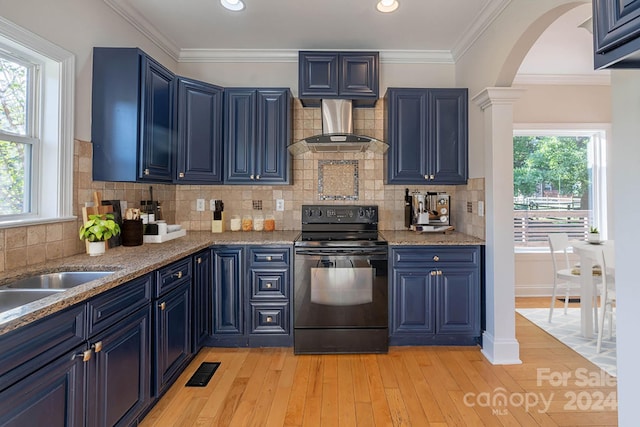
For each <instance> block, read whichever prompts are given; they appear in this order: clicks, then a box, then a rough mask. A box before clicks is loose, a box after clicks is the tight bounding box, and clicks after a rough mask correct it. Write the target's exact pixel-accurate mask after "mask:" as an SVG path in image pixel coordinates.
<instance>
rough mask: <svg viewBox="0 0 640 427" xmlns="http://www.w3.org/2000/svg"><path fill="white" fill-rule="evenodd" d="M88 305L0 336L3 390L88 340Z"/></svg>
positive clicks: (0, 371)
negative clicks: (86, 320) (86, 316)
mask: <svg viewBox="0 0 640 427" xmlns="http://www.w3.org/2000/svg"><path fill="white" fill-rule="evenodd" d="M85 313H86V305H85V304H81V305H77V306H74V307H72V308H70V309H68V310H65V311H63V312H61V313H56V314H54V315H51V316H47V317H45V318H44V319H41V320H39V321H37V322H34V323H32V324H30V325H27V326H24V327H22V328H20V329H16V330H14V331H11V332H9V333H6V334H4V335H2V337H0V390H2V389H4V388H5V387H6V386H8V385H9V384H12V383H13V382H15V381H16V380H18V379H20V378H22V377H24V376H25V375H28V374H30V373H31V372H33V371H35V370H36V369H39V368H40V367H42V366H44V365H45V364H47V363H49V362H50V361H51V360H53V359H54V358H56V357H58V356H60V354H62V353H64V352H66V351H68V350H69V349H70V348H73V347H75V346H78V345H80V344H82V343H83V342H84V341H85V339H86V338H85V335H86V328H85V324H84V322H85Z"/></svg>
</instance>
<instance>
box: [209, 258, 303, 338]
mask: <svg viewBox="0 0 640 427" xmlns="http://www.w3.org/2000/svg"><path fill="white" fill-rule="evenodd" d="M292 252H293V248H292V247H291V246H286V245H273V246H271V245H256V246H217V247H213V248H212V254H213V256H212V260H213V262H212V268H213V292H212V296H213V331H212V335H211V337H210V339H209V340H208V341H207V344H209V345H211V346H219V347H247V346H249V347H287V346H291V345H292V344H293V335H292V332H291V325H292V318H291V316H292V314H291V310H290V295H291V258H292Z"/></svg>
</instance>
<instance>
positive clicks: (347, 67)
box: [339, 52, 379, 106]
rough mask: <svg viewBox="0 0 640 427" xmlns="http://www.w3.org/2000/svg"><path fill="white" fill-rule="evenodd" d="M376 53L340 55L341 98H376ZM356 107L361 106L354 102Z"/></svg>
mask: <svg viewBox="0 0 640 427" xmlns="http://www.w3.org/2000/svg"><path fill="white" fill-rule="evenodd" d="M378 80H379V79H378V53H377V52H367V53H342V54H340V82H339V92H340V96H341V97H342V98H349V99H361V98H365V99H366V98H370V99H372V100H373V102H374V103H375V101H377V98H378ZM356 106H363V105H361V104H358V103H357V102H356Z"/></svg>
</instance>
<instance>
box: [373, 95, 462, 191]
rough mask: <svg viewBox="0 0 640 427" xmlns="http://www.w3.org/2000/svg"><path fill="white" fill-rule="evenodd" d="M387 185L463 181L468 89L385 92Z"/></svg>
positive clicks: (455, 182)
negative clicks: (387, 148) (387, 145)
mask: <svg viewBox="0 0 640 427" xmlns="http://www.w3.org/2000/svg"><path fill="white" fill-rule="evenodd" d="M385 108H386V110H387V111H386V114H387V119H386V121H385V122H386V127H387V129H386V140H387V143H388V144H389V150H388V151H387V153H386V156H387V168H386V177H385V179H386V182H387V183H389V184H451V185H456V184H466V182H467V178H468V145H469V143H468V92H467V89H419V88H390V89H389V90H388V91H387V95H386V103H385Z"/></svg>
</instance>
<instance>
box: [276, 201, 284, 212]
mask: <svg viewBox="0 0 640 427" xmlns="http://www.w3.org/2000/svg"><path fill="white" fill-rule="evenodd" d="M276 210H277V211H283V210H284V199H276Z"/></svg>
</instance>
